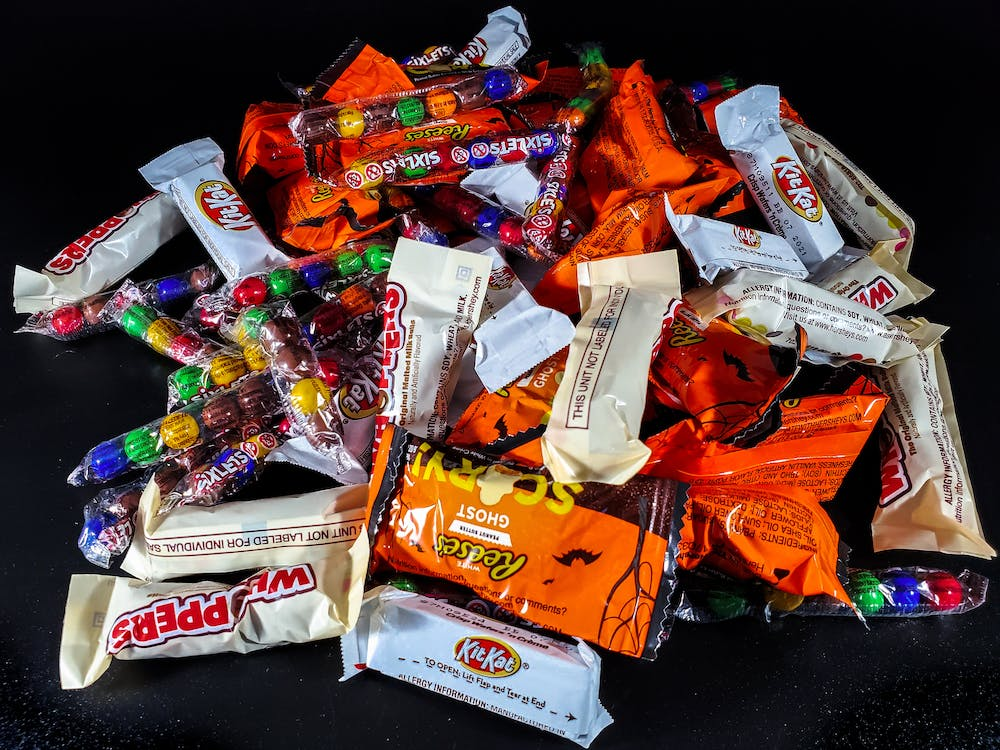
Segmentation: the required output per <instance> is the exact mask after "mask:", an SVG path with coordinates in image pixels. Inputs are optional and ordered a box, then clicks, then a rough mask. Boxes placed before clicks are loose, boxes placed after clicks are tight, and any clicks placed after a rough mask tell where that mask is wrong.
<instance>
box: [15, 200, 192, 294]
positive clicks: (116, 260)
mask: <svg viewBox="0 0 1000 750" xmlns="http://www.w3.org/2000/svg"><path fill="white" fill-rule="evenodd" d="M185 226H186V224H185V222H184V217H183V215H182V214H181V212H180V211H179V210H178V209H177V207H176V206H175V205H174V204H173V201H171V200H170V197H169V196H164V195H161V194H159V193H153V194H152V195H148V196H146V197H145V198H142V199H141V200H139V201H136V202H135V203H133V204H132V205H131V206H129V207H128V208H126V209H125V210H124V211H122V212H121V213H117V214H115V215H114V216H112V217H111V218H109V219H107V220H106V221H104V222H102V223H101V224H100V225H98V226H96V227H94V228H93V229H91V230H90V231H89V232H87V233H86V234H85V235H83V236H82V237H80V238H79V239H78V240H76V241H74V242H72V243H71V244H69V245H67V246H66V247H64V248H63V249H62V250H61V251H60V252H59V254H58V255H56V257H54V258H53V259H52V260H50V261H49V262H48V263H46V264H45V268H43V269H42V270H41V271H40V272H38V271H32V270H30V269H27V268H24V267H22V266H15V267H14V310H15V312H19V313H37V312H43V311H45V310H51V309H53V308H56V307H61V306H63V305H71V304H73V303H76V302H81V301H83V300H84V299H86V298H88V297H91V296H92V295H95V294H99V293H100V292H103V291H106V290H107V289H108V288H109V287H110V286H112V285H113V284H114V283H115V282H116V281H119V280H121V279H123V278H124V277H125V276H126V275H127V274H128V273H129V272H130V271H132V270H133V269H134V268H137V267H138V266H139V264H140V263H142V262H143V261H145V260H146V259H148V258H149V257H150V256H152V254H153V253H154V252H156V250H157V249H159V248H160V246H162V245H164V244H166V243H167V242H168V241H169V240H171V239H173V238H174V237H176V236H177V235H178V234H180V233H181V231H182V230H183V229H184V227H185Z"/></svg>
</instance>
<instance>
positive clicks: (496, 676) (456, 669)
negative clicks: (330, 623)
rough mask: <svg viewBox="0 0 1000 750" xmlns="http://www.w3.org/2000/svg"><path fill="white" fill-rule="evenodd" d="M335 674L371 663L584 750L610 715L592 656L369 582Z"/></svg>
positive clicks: (584, 648)
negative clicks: (339, 666)
mask: <svg viewBox="0 0 1000 750" xmlns="http://www.w3.org/2000/svg"><path fill="white" fill-rule="evenodd" d="M340 646H341V653H342V655H343V659H344V675H343V677H342V678H341V681H343V680H346V679H349V678H350V677H353V676H354V675H356V674H358V673H359V672H361V671H362V670H364V669H373V670H375V671H377V672H380V673H382V674H384V675H387V676H389V677H394V678H396V679H397V680H402V681H404V682H408V683H410V684H411V685H417V686H418V687H422V688H424V689H425V690H433V691H434V692H435V693H439V694H441V695H446V696H448V697H449V698H454V699H455V700H460V701H464V702H465V703H469V704H471V705H473V706H478V707H479V708H485V709H486V710H487V711H492V712H493V713H496V714H499V715H501V716H506V717H508V718H510V719H515V720H517V721H521V722H524V723H525V724H529V725H531V726H533V727H537V728H538V729H542V730H545V731H547V732H552V733H553V734H556V735H559V736H560V737H565V738H566V739H568V740H572V741H573V742H575V743H577V744H578V745H582V746H583V747H589V746H590V744H591V743H592V742H593V741H594V738H595V737H596V736H597V735H598V734H599V733H600V732H601V730H602V729H604V728H605V727H606V726H608V725H609V724H611V723H612V722H613V719H612V718H611V715H610V714H609V713H608V712H607V710H606V709H605V708H604V706H602V705H601V701H600V696H599V691H600V686H601V660H600V656H599V655H598V654H597V653H596V652H595V651H594V650H593V649H592V648H590V646H588V645H587V644H586V643H584V642H583V641H581V640H579V639H577V640H576V642H575V643H567V642H564V641H558V640H555V639H553V638H548V637H546V636H543V635H539V634H537V633H533V632H532V631H530V630H525V629H524V628H519V627H516V626H515V625H510V624H507V623H504V622H500V621H498V620H494V619H490V618H487V617H483V616H481V615H479V614H476V613H474V612H470V611H469V610H466V609H462V608H460V607H456V606H454V605H452V604H448V603H447V602H444V601H441V600H439V599H432V598H430V597H426V596H422V595H420V594H415V593H411V592H408V591H401V590H399V589H397V588H394V587H392V586H379V587H376V588H375V589H372V590H371V591H369V592H368V593H367V594H366V595H365V601H364V604H363V605H362V611H361V615H360V617H359V618H358V624H357V627H355V628H354V630H352V631H351V632H350V633H348V634H347V635H345V636H344V637H343V638H341V639H340Z"/></svg>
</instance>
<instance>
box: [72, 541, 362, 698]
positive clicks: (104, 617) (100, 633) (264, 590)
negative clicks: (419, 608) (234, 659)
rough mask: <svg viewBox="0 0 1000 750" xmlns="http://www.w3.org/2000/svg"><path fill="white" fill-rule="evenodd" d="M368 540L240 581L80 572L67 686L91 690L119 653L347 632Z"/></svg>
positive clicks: (209, 648)
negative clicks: (145, 578)
mask: <svg viewBox="0 0 1000 750" xmlns="http://www.w3.org/2000/svg"><path fill="white" fill-rule="evenodd" d="M367 562H368V544H367V539H366V535H365V533H363V532H362V533H361V534H360V535H359V536H358V537H357V539H356V540H355V541H354V543H353V544H351V546H350V547H349V548H348V549H346V550H343V549H341V548H339V547H334V548H333V549H331V551H330V555H329V556H328V557H326V558H324V559H322V560H318V561H315V562H308V563H298V564H292V565H287V566H285V567H278V568H264V569H263V570H260V571H258V572H256V573H254V574H253V575H251V576H249V577H248V578H245V579H244V580H243V581H241V582H240V583H237V584H235V585H226V584H223V583H216V582H212V581H200V582H197V583H190V582H187V583H144V582H142V581H137V580H135V579H132V578H126V577H116V576H105V575H74V576H73V577H72V578H71V579H70V585H69V593H68V595H67V598H66V611H65V615H64V617H63V629H62V641H61V643H60V648H59V679H60V684H61V685H62V687H63V689H75V688H84V687H87V686H88V685H90V684H92V683H93V682H94V681H95V680H97V679H98V678H99V677H100V676H101V675H102V674H104V672H105V671H106V670H107V668H108V667H109V666H110V665H111V660H112V659H152V658H160V657H178V656H200V655H204V654H217V653H223V652H236V653H241V654H245V653H249V652H251V651H257V650H259V649H263V648H270V647H273V646H282V645H285V644H289V643H307V642H310V641H318V640H322V639H325V638H335V637H337V636H340V635H343V634H344V633H346V632H347V631H349V630H350V629H351V628H353V627H354V625H355V623H356V622H357V619H358V613H359V611H360V608H361V599H362V596H363V595H364V577H365V568H366V565H367Z"/></svg>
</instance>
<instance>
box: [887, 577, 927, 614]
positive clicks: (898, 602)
mask: <svg viewBox="0 0 1000 750" xmlns="http://www.w3.org/2000/svg"><path fill="white" fill-rule="evenodd" d="M882 585H883V586H884V587H885V589H886V604H888V605H889V606H890V607H891V608H892V610H893V611H894V612H899V613H901V614H906V613H909V612H912V611H913V610H915V609H916V608H917V607H918V606H919V605H920V588H919V586H920V584H919V583H918V581H917V579H916V578H914V577H913V576H911V575H910V574H909V573H904V572H902V571H888V572H887V573H886V574H885V575H883V576H882Z"/></svg>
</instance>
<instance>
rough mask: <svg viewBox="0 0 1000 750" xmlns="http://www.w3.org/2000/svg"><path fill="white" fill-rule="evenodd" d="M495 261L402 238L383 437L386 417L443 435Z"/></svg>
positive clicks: (392, 291) (392, 301)
mask: <svg viewBox="0 0 1000 750" xmlns="http://www.w3.org/2000/svg"><path fill="white" fill-rule="evenodd" d="M492 265H493V263H492V260H491V259H490V258H489V256H486V255H481V254H479V253H473V252H469V251H466V250H458V249H457V248H448V247H441V246H439V245H431V244H429V243H426V242H417V241H416V240H410V239H407V238H405V237H401V238H399V239H398V240H397V241H396V249H395V252H394V254H393V258H392V266H390V268H389V275H388V278H387V281H386V290H385V325H384V327H383V335H382V341H383V346H384V352H385V359H384V362H383V367H382V384H381V390H383V391H384V392H385V393H386V403H385V407H384V408H383V409H382V411H381V412H380V413H379V415H378V418H377V419H378V425H377V426H376V430H375V432H376V440H377V439H378V435H379V434H380V433H381V427H380V426H379V425H384V424H385V423H386V422H393V423H395V424H398V425H399V426H401V427H404V428H405V429H406V430H407V431H409V432H411V433H413V434H415V435H420V436H421V437H427V438H431V439H433V440H439V439H441V438H443V437H444V434H445V432H446V431H447V428H448V403H449V401H450V400H451V396H452V393H453V392H454V390H455V385H456V383H457V380H458V375H459V371H460V362H461V360H462V356H463V354H464V353H465V351H466V349H468V347H469V343H470V342H471V341H472V331H473V330H474V329H475V327H476V326H477V325H478V323H479V319H480V316H481V314H482V309H483V301H484V299H485V297H486V290H487V287H488V286H489V278H490V269H491V268H492Z"/></svg>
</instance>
